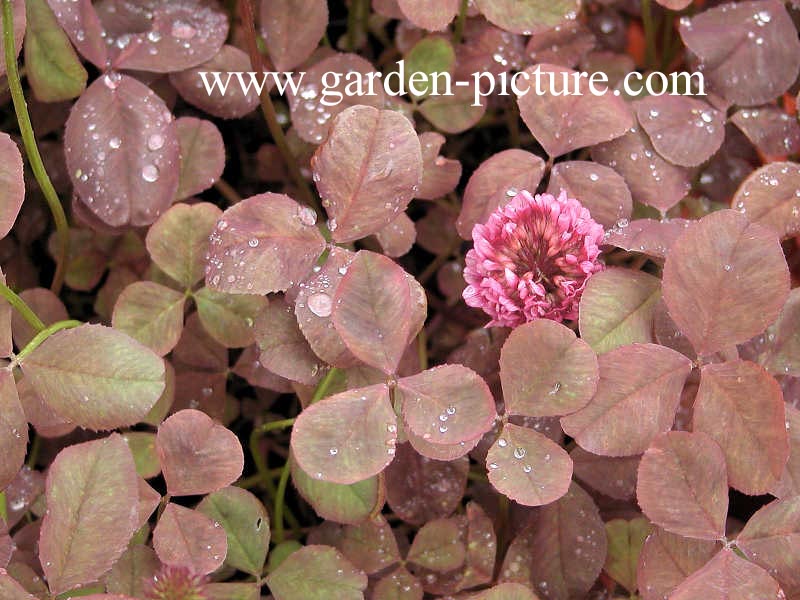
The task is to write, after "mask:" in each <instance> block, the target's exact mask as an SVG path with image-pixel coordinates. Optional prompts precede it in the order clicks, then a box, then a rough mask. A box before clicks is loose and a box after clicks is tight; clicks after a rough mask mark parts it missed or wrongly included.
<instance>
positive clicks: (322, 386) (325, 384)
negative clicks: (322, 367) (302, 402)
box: [311, 367, 339, 404]
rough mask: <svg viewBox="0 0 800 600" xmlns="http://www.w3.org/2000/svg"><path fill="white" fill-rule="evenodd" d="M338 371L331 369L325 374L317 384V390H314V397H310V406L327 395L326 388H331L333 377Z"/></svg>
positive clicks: (334, 368)
mask: <svg viewBox="0 0 800 600" xmlns="http://www.w3.org/2000/svg"><path fill="white" fill-rule="evenodd" d="M338 372H339V369H337V368H336V367H331V370H330V371H328V372H327V373H326V374H325V377H323V378H322V380H321V381H320V382H319V383H318V384H317V389H315V390H314V395H313V396H311V404H315V403H317V402H319V401H320V400H322V399H323V398H324V397H325V396H326V395H327V393H328V388H330V387H331V383H333V379H334V377H336V375H337V374H338Z"/></svg>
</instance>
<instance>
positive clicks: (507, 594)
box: [469, 583, 538, 600]
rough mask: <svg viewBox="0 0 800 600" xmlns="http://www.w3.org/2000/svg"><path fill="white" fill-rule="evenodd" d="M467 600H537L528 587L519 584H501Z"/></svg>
mask: <svg viewBox="0 0 800 600" xmlns="http://www.w3.org/2000/svg"><path fill="white" fill-rule="evenodd" d="M469 600H538V596H536V595H535V594H534V593H533V592H532V591H531V589H530V588H529V587H527V586H524V585H521V584H519V583H501V584H500V585H496V586H494V587H493V588H490V589H488V590H485V591H483V592H480V593H478V594H476V595H474V596H469Z"/></svg>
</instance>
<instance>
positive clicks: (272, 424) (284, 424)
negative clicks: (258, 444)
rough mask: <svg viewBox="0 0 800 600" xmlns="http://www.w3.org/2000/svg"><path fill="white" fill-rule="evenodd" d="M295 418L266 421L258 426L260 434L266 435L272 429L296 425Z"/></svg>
mask: <svg viewBox="0 0 800 600" xmlns="http://www.w3.org/2000/svg"><path fill="white" fill-rule="evenodd" d="M294 421H295V419H283V420H281V421H270V422H269V423H264V424H263V425H262V426H261V427H259V428H258V432H259V434H260V435H264V434H266V433H269V432H270V431H275V430H276V429H286V428H287V427H291V426H292V425H294Z"/></svg>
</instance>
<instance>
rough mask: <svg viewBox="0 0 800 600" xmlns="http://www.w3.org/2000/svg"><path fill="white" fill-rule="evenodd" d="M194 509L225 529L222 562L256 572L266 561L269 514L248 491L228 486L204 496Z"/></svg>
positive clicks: (246, 571)
mask: <svg viewBox="0 0 800 600" xmlns="http://www.w3.org/2000/svg"><path fill="white" fill-rule="evenodd" d="M197 510H199V511H200V512H201V513H203V514H204V515H206V516H208V517H211V518H212V519H214V520H215V521H217V522H218V523H220V524H221V525H222V527H223V528H224V529H225V533H226V534H227V536H228V556H227V558H226V559H225V562H226V563H227V564H228V565H230V566H231V567H234V568H236V569H239V570H240V571H244V572H245V573H249V574H251V575H259V574H260V573H261V570H262V569H263V568H264V563H265V562H266V560H267V548H268V547H269V538H270V530H269V515H268V514H267V510H266V509H265V508H264V505H263V504H261V502H260V501H259V500H258V498H256V497H255V496H254V495H253V494H251V493H250V492H248V491H247V490H243V489H241V488H237V487H227V488H223V489H221V490H219V491H216V492H214V493H213V494H210V495H208V496H206V497H205V498H204V499H203V501H202V502H201V503H200V504H199V505H198V507H197Z"/></svg>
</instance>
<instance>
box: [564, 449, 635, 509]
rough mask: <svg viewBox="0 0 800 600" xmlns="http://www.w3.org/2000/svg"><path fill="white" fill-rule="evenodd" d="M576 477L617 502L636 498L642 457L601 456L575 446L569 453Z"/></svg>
mask: <svg viewBox="0 0 800 600" xmlns="http://www.w3.org/2000/svg"><path fill="white" fill-rule="evenodd" d="M569 455H570V458H572V465H573V470H574V471H575V477H577V478H578V479H580V480H581V481H583V482H584V483H586V484H588V485H589V487H591V488H593V489H595V490H597V491H598V492H600V493H602V494H605V495H606V496H608V497H609V498H614V499H616V500H632V499H633V498H634V497H635V496H636V471H637V470H638V468H639V461H640V460H641V458H642V457H641V456H619V457H615V456H599V455H597V454H592V453H591V452H587V451H586V450H584V449H583V448H581V447H580V446H575V448H573V450H572V452H570V453H569Z"/></svg>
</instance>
